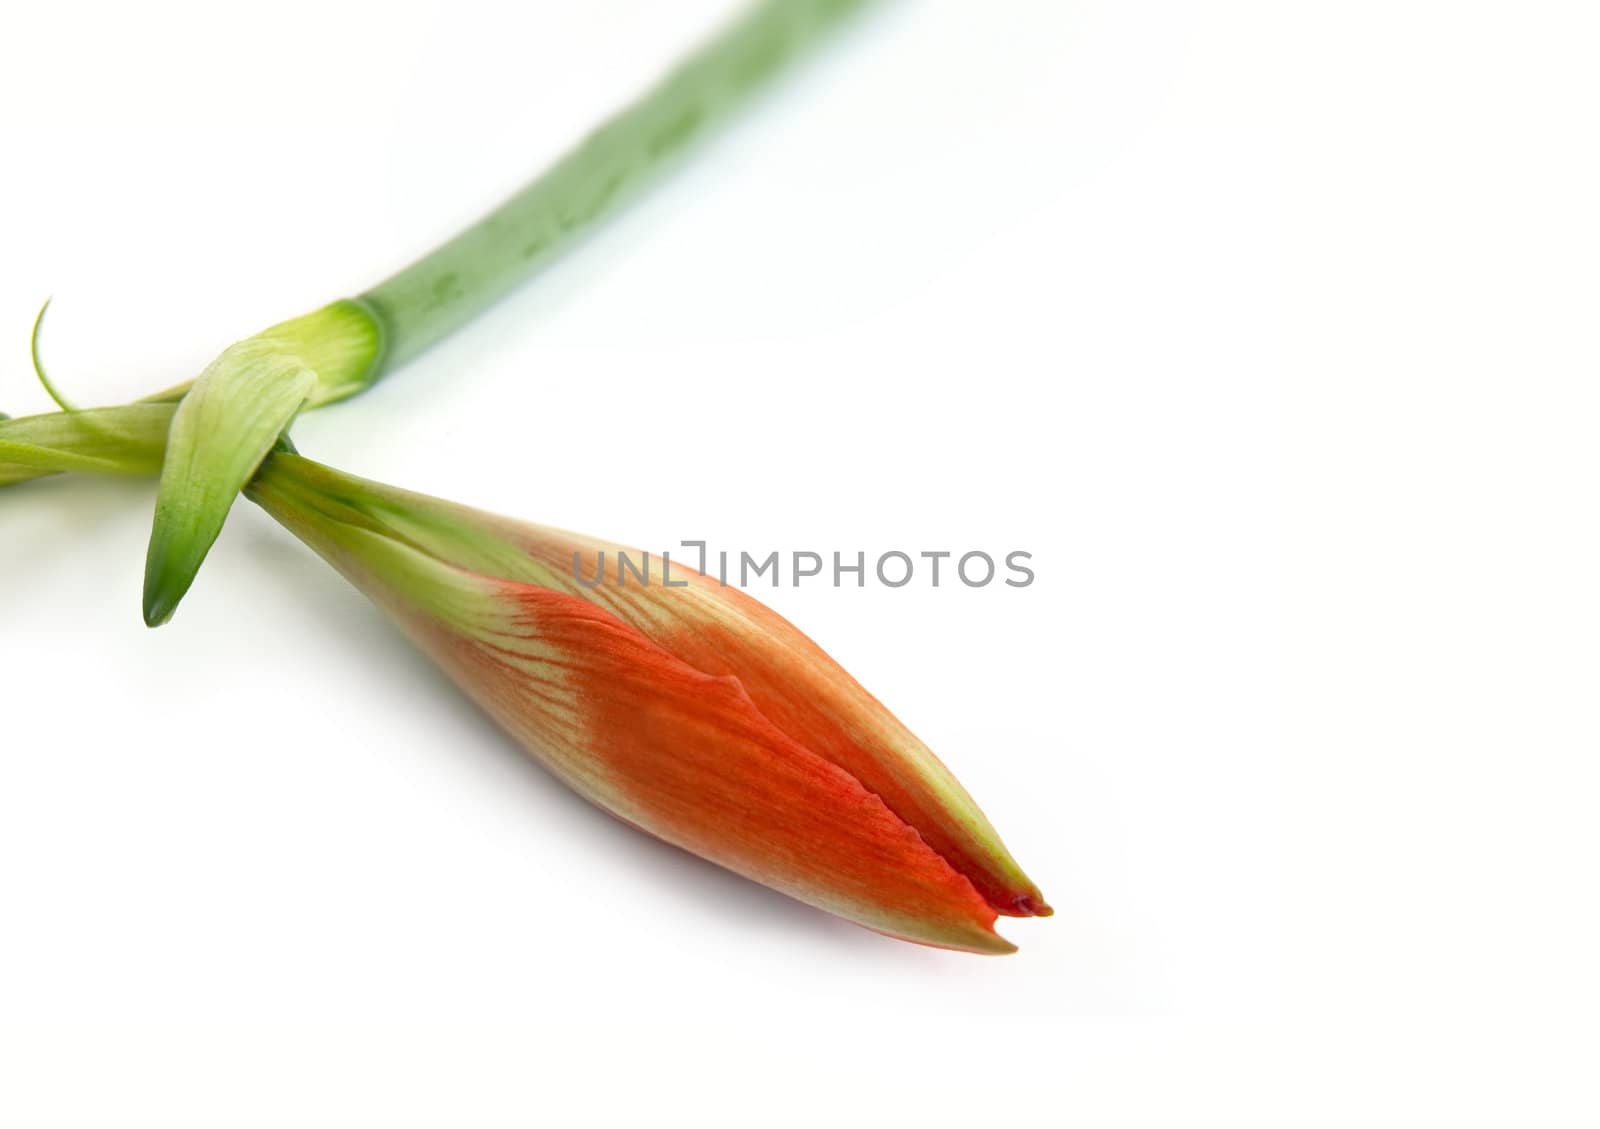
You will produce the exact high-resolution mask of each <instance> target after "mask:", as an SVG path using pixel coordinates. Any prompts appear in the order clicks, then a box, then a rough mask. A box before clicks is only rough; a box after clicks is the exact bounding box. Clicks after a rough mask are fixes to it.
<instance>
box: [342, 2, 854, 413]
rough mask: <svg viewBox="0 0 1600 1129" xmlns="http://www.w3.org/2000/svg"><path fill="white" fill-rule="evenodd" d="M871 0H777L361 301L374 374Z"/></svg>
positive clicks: (483, 304)
mask: <svg viewBox="0 0 1600 1129" xmlns="http://www.w3.org/2000/svg"><path fill="white" fill-rule="evenodd" d="M868 2H870V0H766V2H764V3H762V4H760V5H758V6H757V7H755V8H754V9H752V10H751V11H750V12H748V13H747V14H746V15H745V16H744V17H743V18H741V19H739V20H738V21H737V22H736V23H734V24H733V25H732V26H730V27H729V28H728V29H726V30H725V31H723V32H722V33H721V34H720V35H719V36H717V38H716V39H714V40H712V41H711V42H709V43H708V44H706V45H705V46H704V47H702V48H701V49H700V50H699V51H697V52H696V53H695V54H693V55H692V56H690V57H689V58H688V59H687V60H686V61H685V62H683V63H682V64H680V65H679V66H678V68H677V69H676V70H674V71H672V72H671V73H670V74H669V75H668V76H667V77H666V78H665V79H663V80H662V81H661V83H660V84H658V85H657V86H656V87H655V89H654V90H652V91H650V92H649V93H648V94H646V95H645V96H644V97H643V98H641V99H640V100H639V101H637V102H635V103H634V104H633V105H632V106H629V107H628V108H627V109H625V110H623V111H622V112H621V113H619V114H617V115H616V116H615V117H613V118H612V119H611V120H610V121H608V122H606V123H605V124H604V125H602V126H600V127H599V128H598V129H596V130H595V131H594V132H593V133H591V134H590V135H589V136H588V137H587V138H586V139H585V140H584V141H583V142H582V143H581V144H580V145H579V146H578V147H577V148H576V149H574V150H573V151H572V152H570V153H568V154H567V155H566V156H565V157H563V158H562V159H561V160H560V161H558V162H557V163H556V164H555V165H554V167H552V168H551V169H549V170H548V171H547V172H546V173H545V174H544V175H543V176H541V177H539V179H537V180H535V181H534V182H533V183H532V184H530V185H528V186H527V187H526V188H524V189H523V190H522V191H520V192H518V193H517V194H516V195H515V196H513V197H511V199H509V200H507V201H506V202H505V203H504V204H501V205H500V206H499V207H498V208H496V209H495V210H494V211H492V212H490V213H489V214H488V215H487V216H485V217H483V219H481V220H479V221H478V222H477V223H475V224H473V225H472V226H471V227H469V228H467V229H466V230H465V231H463V232H462V233H461V234H460V235H457V236H456V237H455V238H454V239H452V240H450V241H449V242H448V243H445V244H444V245H443V246H441V247H439V248H437V249H436V250H434V251H432V252H430V253H429V254H428V255H426V256H424V257H423V258H422V259H420V260H418V261H417V262H416V263H414V264H412V265H411V266H409V267H407V268H405V269H404V270H402V271H401V272H400V273H398V274H396V275H394V276H393V277H392V278H389V279H387V280H386V281H384V282H381V283H379V284H378V285H377V286H374V287H373V288H372V289H371V290H368V291H367V292H366V293H365V294H363V295H361V297H360V298H359V299H358V301H359V302H360V303H361V304H363V305H364V306H366V307H367V309H368V310H369V311H370V312H371V313H372V314H373V316H374V317H376V318H377V320H378V321H379V323H380V324H381V326H382V328H383V331H384V338H385V348H384V352H383V356H382V357H381V359H380V360H379V361H378V363H377V367H376V368H375V369H374V370H372V371H371V372H370V373H369V374H368V376H367V379H368V381H371V380H375V379H377V377H379V376H381V375H382V374H383V373H385V372H388V371H390V370H392V369H393V368H395V367H396V366H398V365H400V364H403V363H404V362H405V361H407V360H409V359H410V358H412V357H414V356H416V355H417V354H418V353H420V352H422V351H423V350H424V349H426V348H428V347H429V346H430V345H433V344H434V343H435V342H437V341H439V340H440V339H441V338H443V337H445V336H447V335H448V334H450V333H451V332H453V331H454V330H456V329H458V328H460V327H461V326H462V325H463V324H465V323H466V322H467V321H470V320H471V319H472V318H473V317H475V316H476V315H477V314H479V313H481V312H482V311H483V310H484V309H486V308H487V307H489V306H490V305H492V304H494V303H495V302H496V301H498V300H499V299H500V298H502V297H504V296H505V294H506V293H507V292H508V291H510V290H512V289H513V288H515V287H516V286H517V285H518V284H520V283H521V282H523V281H524V280H525V279H527V278H528V277H529V276H530V275H532V274H533V273H534V272H535V271H537V270H539V269H540V268H541V267H543V266H544V265H545V264H546V263H548V262H549V261H550V260H551V259H553V258H554V257H555V256H556V255H557V254H559V253H560V252H561V251H562V250H563V249H564V248H565V247H566V246H567V245H569V244H570V243H572V242H573V241H574V240H575V239H576V238H578V237H579V236H580V235H581V234H582V233H584V232H585V231H587V230H588V229H589V228H591V227H593V226H594V224H595V223H596V222H597V221H598V220H600V219H601V218H602V217H604V216H606V215H608V214H610V213H611V212H614V211H616V210H617V208H618V207H619V206H620V205H621V204H622V203H623V202H624V201H626V200H627V199H628V198H629V197H630V196H631V195H633V194H634V193H635V192H637V191H638V190H639V189H640V188H642V187H644V186H645V185H646V184H647V183H649V182H650V181H651V180H652V179H653V178H654V177H655V176H656V175H657V174H658V173H659V172H660V171H661V170H662V169H663V168H665V167H666V166H667V165H668V164H669V163H670V162H671V159H672V158H673V157H674V156H676V155H677V154H678V153H680V152H682V151H683V150H684V149H685V148H686V147H687V146H688V145H689V144H690V142H692V141H694V140H696V139H697V138H699V137H700V136H702V135H703V134H704V133H705V132H706V131H707V130H708V128H709V127H710V126H712V125H713V124H714V123H715V122H716V121H717V120H718V119H720V118H721V117H723V116H724V115H726V114H727V112H728V111H730V110H731V109H733V108H734V107H735V106H737V105H738V104H739V103H740V102H742V101H744V100H745V99H747V98H748V97H749V96H750V95H751V94H753V93H754V92H755V91H756V90H757V89H759V88H760V87H761V86H762V85H764V83H765V81H766V80H767V79H769V78H770V77H772V76H773V75H774V74H775V73H776V72H777V71H779V70H780V69H781V68H782V67H783V65H784V64H785V63H787V62H788V61H789V60H790V59H792V58H794V57H795V56H796V55H798V54H799V53H801V51H803V50H804V49H805V48H806V47H808V46H809V45H810V44H811V43H813V42H814V41H815V40H816V39H818V38H819V37H820V36H821V35H822V34H823V33H824V32H826V31H827V30H829V29H830V28H831V27H832V26H833V25H834V24H835V23H837V22H838V21H839V20H840V19H842V18H843V17H845V16H847V15H849V14H851V13H852V12H854V11H856V10H857V9H860V8H863V7H865V6H866V5H867V3H868Z"/></svg>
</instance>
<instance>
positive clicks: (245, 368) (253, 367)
mask: <svg viewBox="0 0 1600 1129" xmlns="http://www.w3.org/2000/svg"><path fill="white" fill-rule="evenodd" d="M316 387H317V374H316V373H315V372H313V371H312V370H311V369H310V368H307V367H306V365H305V364H304V363H302V362H301V360H300V358H299V357H297V356H295V355H293V354H288V353H285V352H284V351H283V350H282V349H281V348H280V347H279V346H278V345H277V344H276V343H275V342H273V341H270V340H267V339H264V338H250V339H248V340H245V341H241V342H239V343H238V344H236V345H231V346H229V347H228V348H227V349H225V350H223V353H222V355H221V356H219V357H218V358H217V359H216V360H215V361H213V362H211V364H210V365H209V366H208V367H207V368H206V370H205V371H204V372H203V373H201V374H200V377H199V379H197V380H196V381H195V382H194V386H193V387H192V388H190V390H189V393H188V395H186V396H185V397H184V398H183V400H182V401H181V402H180V403H179V404H178V409H177V411H176V412H175V413H174V414H173V417H172V429H171V431H170V432H169V434H168V437H167V454H166V461H165V462H164V463H163V464H162V467H161V486H160V489H159V491H158V493H157V495H156V514H155V524H154V526H153V528H152V529H151V532H150V549H149V552H148V554H147V555H146V557H145V572H144V620H145V623H147V624H149V625H150V626H151V627H156V626H159V625H160V624H163V623H166V622H167V620H169V619H171V618H172V613H173V611H174V610H176V608H177V606H178V602H179V601H180V600H182V599H183V596H184V594H185V593H186V592H188V591H189V586H190V585H191V584H193V583H194V577H195V574H196V573H197V572H198V571H199V570H200V565H201V564H202V563H204V561H205V559H206V554H207V553H209V552H210V551H211V546H212V544H213V543H214V542H215V541H216V539H217V534H219V533H221V532H222V523H223V522H224V521H225V520H227V517H228V511H229V510H230V509H231V508H232V507H233V500H234V498H236V497H237V496H238V494H239V491H240V490H241V489H243V488H244V484H245V483H246V482H248V481H249V480H250V476H251V475H252V474H254V473H255V470H256V467H257V466H259V465H260V464H261V460H262V459H263V458H265V457H266V455H267V452H268V451H270V450H271V449H272V446H273V444H274V443H276V442H277V441H278V436H279V435H280V434H282V432H283V430H284V428H286V427H288V426H289V424H290V422H291V421H293V419H294V417H295V416H296V415H297V414H299V412H300V409H301V408H302V407H303V406H304V405H305V403H306V401H307V399H309V398H310V396H311V395H312V393H313V392H314V390H315V389H316Z"/></svg>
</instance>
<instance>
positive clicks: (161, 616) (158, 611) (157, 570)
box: [144, 562, 194, 627]
mask: <svg viewBox="0 0 1600 1129" xmlns="http://www.w3.org/2000/svg"><path fill="white" fill-rule="evenodd" d="M180 575H182V577H183V578H182V579H181V580H180V579H179V577H180ZM193 576H194V574H193V573H192V572H191V573H188V574H187V575H183V574H179V573H175V572H173V571H172V570H170V569H166V568H162V567H160V566H159V565H156V564H154V563H153V562H152V566H151V567H150V568H149V569H146V570H145V574H144V625H145V626H146V627H160V626H161V625H162V624H164V623H167V622H168V621H169V620H171V619H172V613H173V612H175V611H177V610H178V604H179V602H180V601H181V600H182V599H183V597H184V593H186V592H187V591H188V590H189V581H190V580H192V579H193Z"/></svg>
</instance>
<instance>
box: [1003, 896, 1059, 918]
mask: <svg viewBox="0 0 1600 1129" xmlns="http://www.w3.org/2000/svg"><path fill="white" fill-rule="evenodd" d="M1012 906H1013V907H1014V910H1013V911H1012V912H1011V913H1010V914H1009V915H1008V916H1011V917H1051V916H1053V915H1054V914H1055V912H1056V911H1055V910H1053V909H1051V908H1050V903H1049V902H1047V901H1045V900H1044V898H1043V897H1042V896H1041V895H1039V894H1036V893H1035V894H1023V895H1022V896H1021V897H1019V898H1017V899H1016V901H1014V902H1012Z"/></svg>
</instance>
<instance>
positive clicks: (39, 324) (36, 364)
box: [28, 298, 78, 412]
mask: <svg viewBox="0 0 1600 1129" xmlns="http://www.w3.org/2000/svg"><path fill="white" fill-rule="evenodd" d="M53 301H55V299H54V298H46V299H45V300H44V305H42V306H40V307H39V316H38V317H36V318H34V319H33V336H32V338H31V339H30V340H29V342H28V351H29V353H31V354H32V356H33V375H34V376H36V377H38V378H39V383H40V384H42V385H44V390H45V394H46V395H47V396H49V397H50V398H51V399H52V400H54V401H55V402H56V407H58V408H60V409H61V410H62V411H64V412H75V411H77V410H78V409H77V408H75V407H73V406H72V405H71V404H69V403H68V402H67V399H66V397H65V396H63V395H61V392H60V391H59V390H58V389H57V388H56V386H55V385H54V384H53V383H52V382H51V380H50V374H49V373H47V372H45V371H44V361H43V360H42V359H40V357H39V334H40V331H41V330H43V329H44V315H45V311H46V310H48V309H49V308H50V303H51V302H53Z"/></svg>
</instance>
